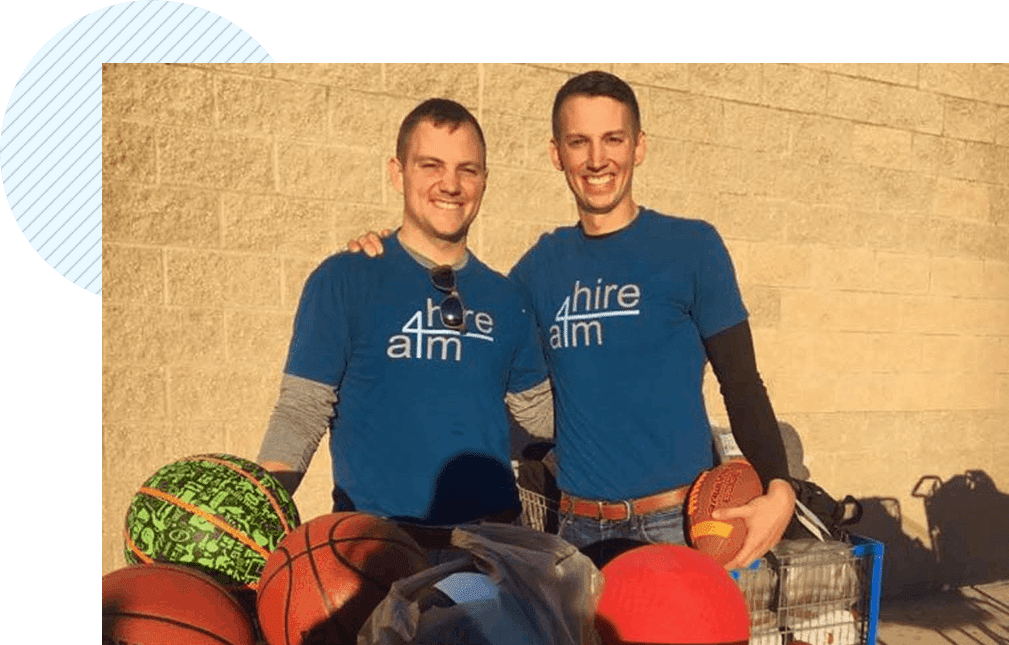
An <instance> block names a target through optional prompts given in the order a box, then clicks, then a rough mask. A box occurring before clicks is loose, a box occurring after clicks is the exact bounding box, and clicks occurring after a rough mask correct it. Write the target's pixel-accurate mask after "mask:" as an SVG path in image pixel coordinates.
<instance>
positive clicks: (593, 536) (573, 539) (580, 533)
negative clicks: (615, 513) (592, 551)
mask: <svg viewBox="0 0 1009 645" xmlns="http://www.w3.org/2000/svg"><path fill="white" fill-rule="evenodd" d="M557 534H558V535H559V536H561V537H562V538H564V539H565V540H566V541H567V542H570V543H571V544H573V545H575V546H576V547H578V548H579V549H581V548H582V547H586V546H588V545H590V544H594V543H596V542H601V541H603V540H609V539H613V538H629V539H632V540H640V541H641V542H647V543H649V544H655V543H663V544H686V538H685V537H684V535H683V508H682V507H681V506H677V507H675V508H671V509H668V510H665V511H658V512H656V513H649V514H648V515H637V514H635V513H634V511H631V516H630V517H629V518H627V519H626V520H616V521H614V520H597V519H593V518H591V517H582V516H580V515H575V514H574V513H571V512H570V511H569V512H567V513H563V514H561V519H560V526H559V528H558V530H557Z"/></svg>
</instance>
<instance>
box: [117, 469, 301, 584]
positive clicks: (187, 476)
mask: <svg viewBox="0 0 1009 645" xmlns="http://www.w3.org/2000/svg"><path fill="white" fill-rule="evenodd" d="M298 524H299V519H298V509H297V508H295V506H294V501H293V500H292V499H291V496H290V495H289V494H288V493H287V491H286V490H285V489H284V487H283V486H281V485H280V482H278V481H277V480H276V479H275V478H274V477H273V476H272V475H270V474H269V473H268V472H266V470H264V469H263V468H262V467H260V466H259V465H257V464H254V463H253V462H251V461H248V460H247V459H242V458H241V457H235V456H233V455H223V454H213V455H195V456H192V457H186V458H185V459H180V460H179V461H176V462H175V463H171V464H168V465H167V466H165V467H164V468H162V469H161V470H159V471H158V472H156V473H154V475H153V476H152V477H151V478H150V479H148V480H147V481H146V482H144V485H143V486H142V487H141V488H140V491H139V492H138V493H137V494H136V495H135V496H134V497H133V502H132V503H131V504H130V509H129V511H128V512H127V513H126V530H125V541H126V560H127V561H128V562H130V563H134V564H137V563H149V562H168V563H172V564H181V565H186V566H190V567H194V568H196V569H199V570H201V571H203V572H205V573H207V574H210V575H211V576H213V577H214V578H216V579H217V580H218V581H220V582H221V583H222V584H224V585H226V586H229V587H232V588H246V589H255V588H256V583H257V582H258V580H259V576H260V574H261V573H262V570H263V565H265V564H266V558H267V557H269V555H270V553H271V552H272V551H273V549H274V548H276V546H277V543H279V542H280V540H281V539H283V537H284V536H285V535H287V534H288V533H290V532H291V531H293V530H294V529H295V528H296V527H297V526H298Z"/></svg>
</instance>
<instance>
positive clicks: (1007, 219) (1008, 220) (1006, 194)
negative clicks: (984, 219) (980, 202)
mask: <svg viewBox="0 0 1009 645" xmlns="http://www.w3.org/2000/svg"><path fill="white" fill-rule="evenodd" d="M988 221H989V223H991V224H995V225H997V226H1003V227H1009V188H1003V187H1001V186H989V187H988Z"/></svg>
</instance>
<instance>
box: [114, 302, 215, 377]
mask: <svg viewBox="0 0 1009 645" xmlns="http://www.w3.org/2000/svg"><path fill="white" fill-rule="evenodd" d="M223 359H224V317H223V314H222V313H221V312H220V311H214V310H212V309H189V308H185V309H180V308H165V307H148V306H134V305H115V304H111V303H110V304H104V305H103V307H102V361H103V363H105V364H119V363H128V364H131V365H140V364H147V365H165V364H174V363H215V362H219V361H221V360H223Z"/></svg>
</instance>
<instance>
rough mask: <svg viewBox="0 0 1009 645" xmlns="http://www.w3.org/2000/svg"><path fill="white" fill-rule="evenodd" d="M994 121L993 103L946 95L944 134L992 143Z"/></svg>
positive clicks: (994, 110)
mask: <svg viewBox="0 0 1009 645" xmlns="http://www.w3.org/2000/svg"><path fill="white" fill-rule="evenodd" d="M995 123H996V108H995V106H994V105H991V104H989V103H979V102H977V101H970V100H967V99H958V98H953V97H950V96H948V97H946V111H945V120H944V123H943V135H944V136H947V137H953V138H955V139H972V140H974V141H987V142H990V143H994V141H995Z"/></svg>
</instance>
